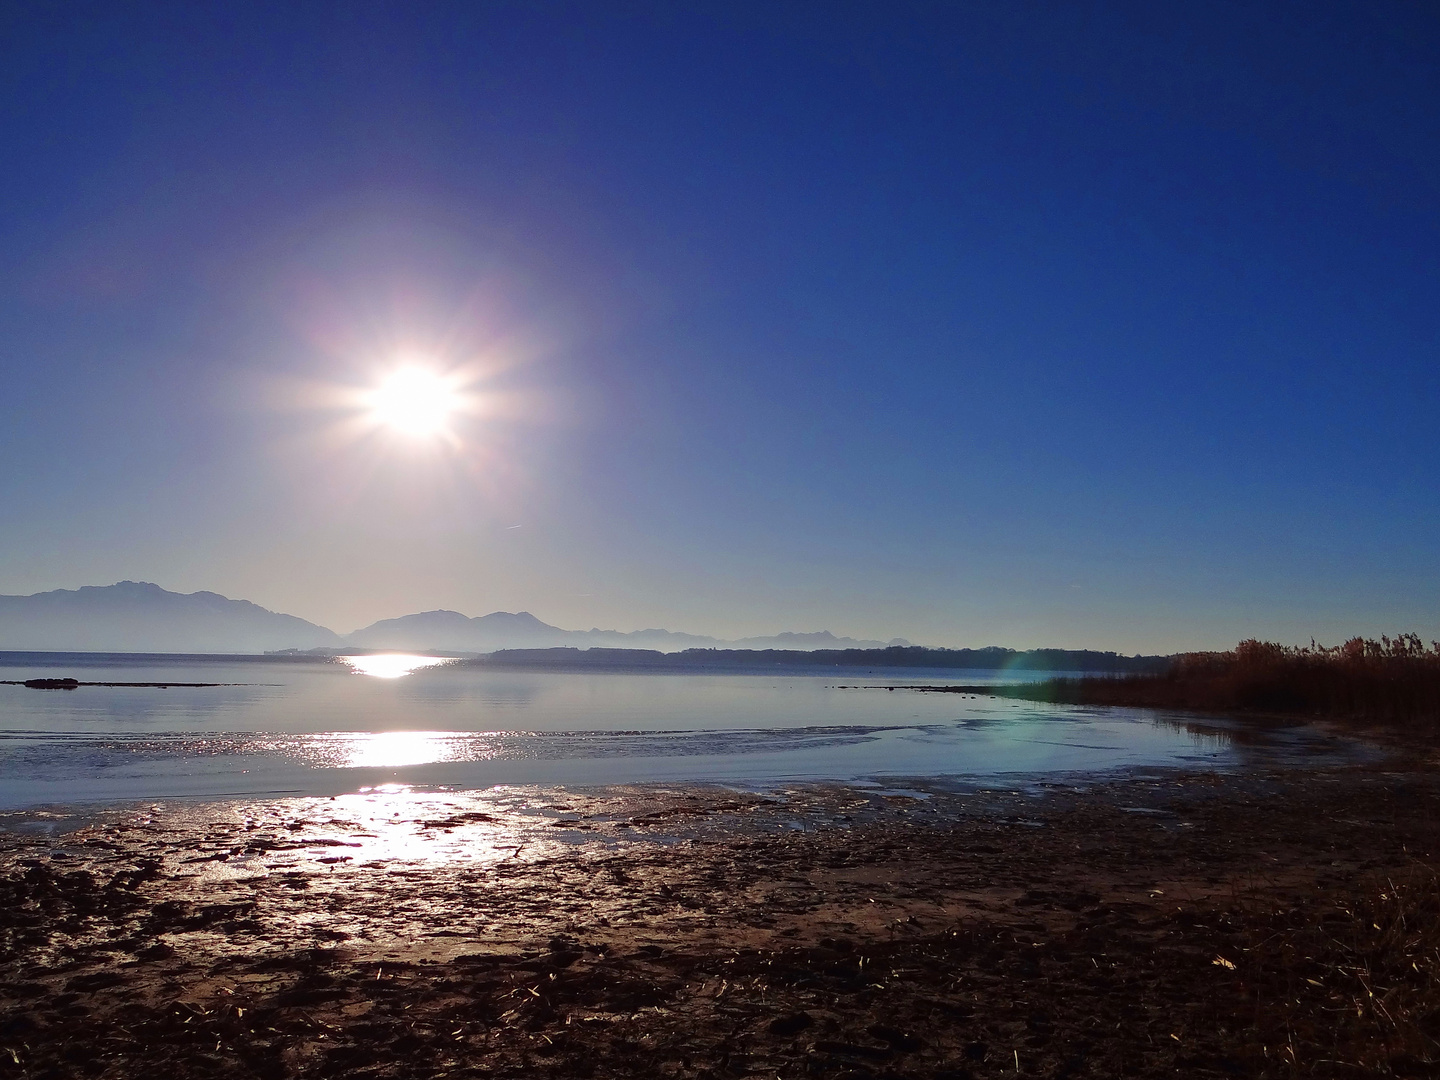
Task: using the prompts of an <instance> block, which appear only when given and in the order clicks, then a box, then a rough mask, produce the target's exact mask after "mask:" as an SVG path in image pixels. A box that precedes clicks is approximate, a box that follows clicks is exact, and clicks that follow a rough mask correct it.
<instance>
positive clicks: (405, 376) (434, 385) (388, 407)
mask: <svg viewBox="0 0 1440 1080" xmlns="http://www.w3.org/2000/svg"><path fill="white" fill-rule="evenodd" d="M367 397H368V404H369V407H370V414H371V417H372V418H373V419H374V421H375V422H376V423H377V424H379V425H380V426H381V427H385V428H389V429H390V430H392V431H398V432H400V433H401V434H404V435H411V436H426V435H440V434H443V433H444V432H445V431H446V430H447V428H448V427H449V423H450V418H451V417H452V416H453V415H454V414H455V413H457V412H459V411H460V410H461V408H462V407H463V406H464V398H463V396H462V395H461V394H460V392H459V390H458V389H457V388H456V386H455V384H454V383H453V381H452V380H450V379H447V378H445V377H444V376H443V375H438V374H436V373H435V372H433V371H428V370H426V369H425V368H422V367H402V368H399V369H398V370H396V371H393V372H391V373H390V374H389V375H387V376H386V377H385V378H384V379H382V380H381V381H380V384H379V385H378V386H376V387H375V389H374V390H372V391H371V392H370V393H369V394H368V395H367Z"/></svg>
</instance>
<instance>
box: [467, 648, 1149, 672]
mask: <svg viewBox="0 0 1440 1080" xmlns="http://www.w3.org/2000/svg"><path fill="white" fill-rule="evenodd" d="M1170 662H1171V658H1170V657H1167V656H1124V655H1122V654H1120V653H1115V652H1097V651H1095V650H1093V649H1030V650H1028V651H1024V652H1021V651H1017V650H1015V649H1002V648H1000V647H999V646H993V645H992V646H990V647H988V648H984V649H927V648H924V647H923V646H920V645H891V646H889V647H888V648H883V649H815V650H813V651H802V650H798V649H685V650H684V651H682V652H672V653H664V652H659V651H657V650H654V649H576V648H571V647H562V648H553V649H502V650H501V651H499V652H495V653H491V654H490V655H488V656H485V657H481V658H479V659H477V660H476V661H474V663H476V664H481V665H504V666H508V667H544V668H571V669H573V668H582V669H585V670H592V669H600V668H606V669H614V670H624V669H636V668H645V669H654V668H661V669H669V670H677V671H678V670H690V671H694V670H717V669H725V670H735V671H748V670H755V669H772V668H821V667H835V668H946V669H971V670H979V671H1001V670H1004V671H1074V672H1088V673H1095V674H1153V673H1158V672H1162V671H1165V670H1167V669H1168V668H1169V666H1170Z"/></svg>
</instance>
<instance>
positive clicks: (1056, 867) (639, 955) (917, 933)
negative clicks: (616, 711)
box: [0, 762, 1440, 1080]
mask: <svg viewBox="0 0 1440 1080" xmlns="http://www.w3.org/2000/svg"><path fill="white" fill-rule="evenodd" d="M1437 810H1440V777H1437V775H1436V774H1435V773H1434V772H1433V771H1430V770H1428V769H1425V768H1412V767H1409V766H1405V765H1403V764H1401V763H1393V762H1392V763H1387V764H1386V765H1385V766H1384V767H1381V768H1377V767H1369V768H1360V767H1349V768H1339V769H1302V768H1291V769H1281V770H1265V769H1258V768H1256V769H1249V770H1244V771H1239V772H1208V771H1204V772H1193V771H1184V770H1150V771H1146V772H1143V773H1137V774H1132V775H1129V776H1127V777H1124V778H1119V779H1114V778H1112V779H1110V780H1107V781H1100V782H1091V783H1088V784H1052V785H1049V786H1045V787H1040V786H1034V787H1030V788H1019V787H1014V788H1012V787H1010V786H1009V785H1006V784H994V785H990V786H986V787H981V786H976V787H973V788H969V789H967V790H954V791H940V790H912V791H909V792H904V791H897V790H883V789H880V790H877V789H869V790H865V789H854V788H846V787H831V786H802V787H797V788H794V789H791V790H788V791H772V792H769V793H765V794H759V793H745V792H735V791H730V790H724V789H715V788H699V787H690V786H678V787H668V788H666V787H658V786H647V787H642V788H634V789H626V790H617V789H611V790H609V791H588V792H577V791H572V792H553V791H552V792H537V791H533V790H517V791H510V792H494V793H490V795H489V796H487V797H480V796H475V795H469V794H432V795H417V794H414V793H404V792H397V793H392V794H389V795H386V794H376V795H373V796H364V797H361V796H349V797H341V798H337V799H334V800H331V799H328V798H326V799H315V798H311V799H298V800H275V801H270V802H267V803H263V804H262V803H257V802H254V801H245V802H240V803H228V804H227V803H205V804H194V805H184V806H167V805H163V804H162V805H160V806H159V807H158V808H156V809H153V810H152V809H137V808H131V809H128V810H125V811H120V810H111V811H107V812H105V813H104V814H102V815H99V816H97V817H96V818H94V819H93V820H92V821H91V822H90V823H88V824H86V825H85V826H84V827H82V828H79V829H69V828H60V829H57V830H55V831H54V832H51V833H48V834H47V833H45V832H44V831H41V830H37V829H35V828H27V829H22V830H15V829H9V830H4V831H0V891H3V892H4V895H3V896H0V901H3V903H0V937H3V944H4V949H3V951H0V957H3V959H0V1048H3V1049H4V1050H5V1051H9V1050H13V1055H11V1054H9V1053H0V1075H17V1076H55V1077H68V1076H95V1075H115V1076H122V1075H124V1076H133V1075H140V1074H142V1073H145V1072H153V1071H163V1072H165V1073H166V1074H168V1075H170V1076H173V1077H177V1078H180V1077H192V1076H194V1077H199V1076H206V1077H223V1078H230V1077H236V1078H238V1077H265V1078H269V1077H277V1078H278V1077H290V1076H293V1077H311V1076H314V1077H321V1076H335V1075H358V1076H376V1077H397V1078H398V1077H402V1076H404V1077H410V1076H437V1077H438V1076H456V1075H459V1076H465V1075H470V1076H481V1075H485V1076H495V1075H499V1076H516V1077H518V1076H522V1075H524V1076H537V1075H539V1076H554V1077H570V1076H599V1077H612V1076H614V1077H621V1076H625V1077H630V1076H635V1077H640V1076H646V1077H651V1076H676V1077H693V1078H695V1080H700V1078H702V1077H703V1078H707V1080H719V1078H724V1077H732V1076H733V1077H737V1078H738V1077H743V1076H780V1077H784V1078H786V1080H789V1078H791V1077H795V1078H799V1077H801V1076H805V1077H810V1076H816V1075H819V1076H836V1077H839V1076H849V1077H852V1078H860V1077H877V1078H878V1077H892V1078H894V1077H899V1078H905V1077H915V1078H920V1077H935V1078H941V1077H943V1078H947V1080H955V1078H957V1077H972V1078H977V1080H978V1078H981V1077H991V1076H1013V1075H1015V1071H1016V1063H1017V1062H1018V1063H1019V1068H1020V1072H1021V1074H1022V1075H1049V1076H1058V1075H1064V1076H1096V1077H1099V1076H1117V1075H1125V1076H1137V1077H1151V1076H1154V1077H1159V1076H1173V1075H1175V1074H1176V1072H1177V1071H1178V1072H1181V1073H1184V1074H1186V1075H1200V1076H1204V1075H1217V1076H1218V1075H1235V1074H1243V1075H1256V1076H1267V1075H1275V1076H1279V1075H1295V1074H1297V1073H1298V1074H1302V1075H1360V1074H1362V1073H1363V1074H1370V1075H1373V1074H1375V1073H1376V1072H1379V1071H1390V1072H1396V1073H1402V1072H1405V1071H1406V1066H1407V1063H1408V1064H1409V1066H1410V1068H1409V1071H1410V1072H1411V1073H1414V1069H1415V1067H1417V1066H1416V1065H1415V1064H1414V1063H1417V1062H1418V1063H1420V1065H1423V1066H1425V1067H1428V1065H1425V1063H1426V1062H1427V1061H1430V1060H1433V1059H1434V1053H1433V1052H1434V1050H1435V1045H1434V1043H1433V1040H1431V1041H1430V1042H1428V1043H1427V1042H1426V1039H1428V1038H1429V1036H1427V1035H1426V1034H1425V1029H1424V1028H1423V1026H1416V1024H1415V1023H1412V1022H1410V1021H1408V1020H1405V1021H1404V1022H1403V1023H1400V1024H1399V1026H1397V1025H1396V1024H1394V1023H1388V1022H1387V1021H1386V1020H1385V1019H1384V1017H1383V1016H1382V1015H1381V1013H1380V1012H1379V1011H1378V1009H1377V1007H1376V1006H1375V1005H1374V1004H1371V1002H1372V1001H1373V1000H1374V999H1367V998H1366V997H1365V996H1364V994H1365V991H1364V990H1363V989H1362V988H1361V986H1360V984H1359V982H1357V976H1355V975H1353V974H1347V970H1346V969H1345V968H1344V966H1343V964H1342V965H1340V966H1339V967H1327V966H1326V963H1328V962H1329V961H1327V960H1326V956H1327V955H1328V954H1326V953H1324V952H1323V950H1324V949H1325V948H1329V947H1330V946H1328V945H1326V942H1327V941H1330V940H1335V941H1340V942H1342V943H1345V948H1346V949H1354V948H1358V947H1359V946H1360V945H1361V944H1363V940H1364V934H1366V933H1369V932H1370V931H1369V930H1368V925H1369V921H1370V920H1372V919H1373V920H1374V921H1375V923H1376V930H1377V932H1378V931H1379V929H1380V927H1381V926H1382V925H1384V926H1389V925H1390V922H1389V921H1387V917H1386V916H1385V915H1384V914H1383V913H1381V912H1380V910H1379V909H1377V908H1376V907H1375V905H1376V904H1380V905H1381V907H1383V906H1384V904H1385V903H1388V902H1389V901H1388V900H1378V899H1376V897H1377V896H1380V895H1382V894H1383V895H1384V896H1385V897H1389V896H1392V895H1394V896H1397V897H1398V896H1400V895H1401V894H1405V895H1408V893H1406V890H1407V889H1411V888H1412V885H1413V886H1415V887H1416V888H1419V887H1421V886H1423V884H1424V881H1423V877H1424V874H1426V873H1428V874H1430V875H1431V877H1432V878H1433V876H1434V869H1433V868H1434V866H1435V861H1434V860H1435V852H1436V843H1437V840H1440V813H1437V812H1436V811H1437ZM1377 883H1378V890H1379V891H1378V892H1376V891H1374V890H1373V889H1372V886H1376V885H1377ZM1367 905H1368V906H1367ZM1345 913H1350V914H1348V915H1347V914H1345ZM1411 918H1412V920H1413V919H1414V915H1413V914H1412V916H1411ZM1322 931H1323V933H1322ZM1387 933H1388V931H1387ZM1317 935H1319V936H1317ZM1382 944H1383V942H1382ZM1287 950H1290V951H1287ZM1292 954H1293V956H1294V957H1295V958H1296V959H1287V957H1291V956H1292ZM1301 955H1303V956H1305V957H1307V958H1308V959H1307V961H1306V964H1307V966H1305V967H1303V969H1298V970H1297V969H1295V968H1294V967H1293V964H1294V963H1296V962H1298V957H1299V956H1301ZM1349 955H1351V954H1350V953H1344V954H1343V955H1342V956H1340V959H1341V960H1343V959H1344V957H1345V956H1349ZM1366 955H1367V956H1368V955H1369V954H1366ZM1416 959H1417V960H1418V961H1419V962H1420V963H1422V964H1425V965H1431V964H1432V960H1431V959H1429V958H1428V954H1425V955H1420V954H1417V955H1416ZM1337 962H1338V961H1337ZM1366 963H1367V964H1368V965H1369V967H1368V968H1367V969H1366V970H1368V971H1369V972H1370V974H1369V975H1368V976H1364V977H1365V978H1369V979H1371V983H1370V985H1371V986H1372V988H1375V987H1382V986H1385V987H1389V986H1391V984H1392V982H1393V980H1394V979H1395V978H1398V977H1399V976H1398V975H1396V974H1395V972H1392V971H1388V970H1382V968H1381V967H1380V965H1379V963H1378V961H1375V960H1374V957H1371V959H1368V960H1367V961H1366ZM1406 963H1407V964H1408V963H1409V961H1408V960H1407V961H1406ZM1287 965H1290V966H1287ZM1401 966H1402V967H1403V966H1404V965H1401ZM1397 970H1398V968H1397ZM1405 970H1406V971H1408V970H1409V969H1408V967H1405ZM1416 970H1417V971H1418V970H1419V969H1418V968H1417V969H1416ZM1426 970H1427V971H1429V967H1427V968H1426ZM1363 974H1364V973H1363V972H1362V975H1363ZM1436 974H1440V973H1436V972H1430V974H1429V975H1427V976H1426V977H1427V978H1432V977H1433V976H1434V975H1436ZM1307 979H1308V980H1310V981H1307ZM1377 980H1381V981H1377ZM1361 981H1363V978H1362V979H1361ZM1312 983H1313V985H1312ZM1410 993H1419V991H1418V990H1416V991H1412V990H1405V991H1404V992H1403V994H1410ZM1403 994H1402V993H1401V992H1400V991H1398V990H1393V989H1387V990H1386V992H1385V996H1384V997H1383V999H1381V1000H1382V1004H1383V1005H1384V1006H1385V1007H1387V1008H1389V1009H1390V1010H1392V1012H1394V1013H1395V1015H1397V1016H1401V1017H1402V1019H1403V1017H1405V1016H1408V1015H1411V1014H1410V1013H1406V1012H1405V1008H1406V1007H1407V1006H1406V1000H1405V999H1404V996H1403ZM1337 995H1338V997H1337ZM1397 995H1399V996H1397ZM1357 1002H1358V1007H1359V1009H1360V1012H1359V1014H1356V1012H1355V1009H1356V1007H1357ZM1337 1005H1339V1006H1343V1008H1341V1009H1339V1011H1337ZM1346 1010H1348V1011H1346ZM1413 1011H1414V1010H1412V1012H1413ZM1422 1011H1423V1010H1422ZM1276 1046H1283V1047H1287V1049H1286V1050H1285V1052H1284V1053H1285V1054H1286V1055H1288V1056H1284V1057H1281V1058H1276V1057H1275V1056H1274V1053H1273V1051H1274V1048H1275V1047H1276ZM1427 1055H1428V1056H1427ZM1326 1062H1330V1063H1331V1064H1329V1065H1327V1064H1325V1063H1326ZM1335 1063H1340V1064H1341V1065H1343V1066H1344V1067H1343V1068H1339V1067H1338V1066H1337V1065H1336V1064H1335ZM1347 1069H1348V1070H1349V1071H1348V1072H1347V1071H1345V1070H1347ZM1337 1070H1338V1071H1337Z"/></svg>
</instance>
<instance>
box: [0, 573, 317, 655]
mask: <svg viewBox="0 0 1440 1080" xmlns="http://www.w3.org/2000/svg"><path fill="white" fill-rule="evenodd" d="M339 644H340V638H339V636H338V635H336V634H335V633H334V632H333V631H330V630H327V629H325V628H324V627H323V626H316V625H315V624H314V623H309V622H306V621H305V620H304V619H299V618H296V617H295V616H294V615H282V614H280V613H278V612H274V611H268V610H266V609H265V608H262V607H260V606H259V605H257V604H252V603H250V601H248V600H231V599H229V598H228V597H225V596H221V595H219V594H218V593H212V592H197V593H174V592H170V591H168V590H166V589H162V588H161V587H160V586H159V585H152V584H150V583H149V582H146V581H121V582H119V583H118V584H115V585H103V586H102V585H87V586H85V587H83V588H80V589H56V590H55V591H54V592H43V593H36V594H34V595H33V596H0V649H7V650H18V651H37V652H39V651H55V652H169V653H203V652H235V653H259V652H265V651H267V650H275V649H313V648H320V647H325V646H337V645H339Z"/></svg>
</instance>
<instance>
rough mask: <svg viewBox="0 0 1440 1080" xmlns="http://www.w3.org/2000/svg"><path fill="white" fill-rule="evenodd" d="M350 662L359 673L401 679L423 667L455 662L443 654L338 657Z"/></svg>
mask: <svg viewBox="0 0 1440 1080" xmlns="http://www.w3.org/2000/svg"><path fill="white" fill-rule="evenodd" d="M336 659H338V660H340V661H341V662H342V663H345V664H349V665H350V666H351V667H352V668H353V669H354V670H355V674H357V675H369V676H371V677H372V678H376V679H401V678H404V677H405V676H406V675H409V674H411V673H412V672H415V671H419V670H420V669H421V668H427V667H439V666H440V665H441V664H449V663H453V661H451V660H449V659H447V658H445V657H443V656H416V655H415V654H413V653H374V654H371V655H368V656H340V657H336Z"/></svg>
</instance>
